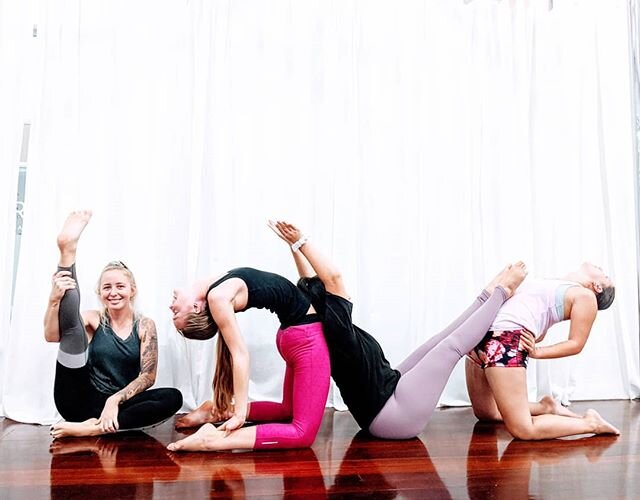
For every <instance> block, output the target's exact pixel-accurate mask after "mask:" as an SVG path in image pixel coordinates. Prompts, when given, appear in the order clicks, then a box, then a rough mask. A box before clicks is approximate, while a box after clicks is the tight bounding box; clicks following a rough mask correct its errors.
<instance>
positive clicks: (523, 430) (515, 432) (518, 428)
mask: <svg viewBox="0 0 640 500" xmlns="http://www.w3.org/2000/svg"><path fill="white" fill-rule="evenodd" d="M506 427H507V430H508V431H509V433H510V434H511V435H512V436H513V437H514V438H516V439H520V440H522V441H533V440H535V439H538V437H537V436H536V433H535V431H534V429H533V425H532V424H531V425H526V424H516V425H508V424H507V426H506Z"/></svg>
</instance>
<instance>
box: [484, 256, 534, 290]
mask: <svg viewBox="0 0 640 500" xmlns="http://www.w3.org/2000/svg"><path fill="white" fill-rule="evenodd" d="M526 276H527V266H525V265H524V262H522V261H518V262H516V263H515V264H512V265H509V266H507V267H505V268H504V270H503V271H502V272H501V273H500V274H498V276H496V277H495V278H494V279H493V280H492V281H491V283H489V285H488V286H487V288H486V290H487V292H489V293H493V291H494V289H495V288H496V287H498V286H499V287H501V288H502V289H503V290H504V291H505V292H506V293H507V298H510V297H511V296H513V294H514V293H515V291H516V288H518V287H519V286H520V283H522V281H523V280H524V279H525V277H526Z"/></svg>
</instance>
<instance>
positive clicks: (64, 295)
mask: <svg viewBox="0 0 640 500" xmlns="http://www.w3.org/2000/svg"><path fill="white" fill-rule="evenodd" d="M90 218H91V212H89V211H79V212H72V213H71V214H70V215H69V216H68V217H67V220H66V221H65V223H64V226H63V228H62V231H61V232H60V234H59V235H58V248H59V249H60V262H59V264H58V271H57V272H56V273H55V274H54V275H53V287H52V290H51V295H50V297H49V304H48V307H47V311H46V313H45V317H44V336H45V339H46V340H47V341H48V342H58V343H59V344H60V347H59V349H58V361H57V363H56V377H55V384H54V399H55V403H56V408H57V409H58V412H59V413H60V415H62V417H63V418H64V419H65V420H66V422H59V423H57V424H54V425H53V427H52V428H51V435H52V436H53V437H54V438H61V437H69V436H96V435H99V434H107V433H112V432H116V431H118V430H130V429H141V428H144V427H149V426H153V425H156V424H158V423H161V422H162V421H164V420H166V419H167V418H169V417H170V416H172V415H173V414H174V413H175V412H177V411H178V410H179V409H180V407H181V406H182V394H180V391H178V390H177V389H172V388H165V389H152V390H147V389H148V388H149V387H151V386H152V385H153V384H154V382H155V380H156V367H157V361H158V343H157V337H156V327H155V323H154V322H153V320H152V319H150V318H147V317H144V316H140V315H138V314H136V312H135V310H134V307H133V300H134V298H135V295H136V283H135V280H134V278H133V274H132V273H131V271H130V270H129V269H128V268H127V267H126V266H125V265H124V264H123V263H122V262H120V261H115V262H110V263H109V264H107V265H106V267H105V268H104V269H103V270H102V272H101V273H100V278H99V281H98V289H97V293H98V295H99V297H100V300H101V301H102V304H103V306H104V310H103V311H84V312H83V313H80V309H79V308H80V291H79V290H78V285H77V278H76V268H75V261H76V249H77V246H78V241H79V239H80V235H81V234H82V231H83V230H84V228H85V227H86V225H87V223H88V222H89V219H90Z"/></svg>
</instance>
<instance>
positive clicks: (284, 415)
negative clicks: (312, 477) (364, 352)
mask: <svg viewBox="0 0 640 500" xmlns="http://www.w3.org/2000/svg"><path fill="white" fill-rule="evenodd" d="M276 345H277V346H278V351H279V352H280V355H281V356H282V357H283V358H284V360H285V362H286V363H287V370H286V372H285V375H284V386H283V389H282V403H271V402H267V401H257V402H252V403H251V406H250V408H249V415H248V420H253V421H254V422H282V423H267V424H260V425H258V426H257V427H256V444H255V446H254V448H255V449H265V448H306V447H308V446H311V444H312V443H313V441H314V439H315V438H316V434H318V429H319V428H320V424H321V422H322V417H323V415H324V408H325V405H326V403H327V395H328V394H329V380H330V376H331V364H330V361H329V351H328V349H327V344H326V342H325V340H324V335H323V333H322V324H321V323H319V322H318V323H310V324H307V325H297V326H291V327H289V328H285V329H284V330H278V335H277V337H276Z"/></svg>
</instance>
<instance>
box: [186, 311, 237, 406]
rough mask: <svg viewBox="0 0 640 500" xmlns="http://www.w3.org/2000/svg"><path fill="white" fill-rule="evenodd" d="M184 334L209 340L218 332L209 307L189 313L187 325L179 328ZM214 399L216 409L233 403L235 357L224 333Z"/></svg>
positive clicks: (217, 357) (219, 343)
mask: <svg viewBox="0 0 640 500" xmlns="http://www.w3.org/2000/svg"><path fill="white" fill-rule="evenodd" d="M178 331H179V332H180V333H181V334H182V336H184V337H185V338H188V339H194V340H208V339H211V338H213V337H214V336H215V335H216V334H217V333H218V325H216V323H215V321H213V318H212V317H211V314H210V313H209V311H208V310H207V309H205V310H204V311H202V312H199V313H195V312H193V313H189V314H187V315H186V317H185V326H184V328H183V329H182V330H178ZM213 393H214V394H213V399H214V403H215V405H216V409H217V410H218V411H219V412H225V411H227V410H230V409H231V406H232V405H233V358H232V357H231V351H229V347H228V346H227V343H226V342H225V341H224V338H223V337H222V335H220V336H219V337H218V343H217V345H216V371H215V374H214V376H213Z"/></svg>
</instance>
